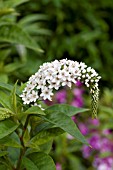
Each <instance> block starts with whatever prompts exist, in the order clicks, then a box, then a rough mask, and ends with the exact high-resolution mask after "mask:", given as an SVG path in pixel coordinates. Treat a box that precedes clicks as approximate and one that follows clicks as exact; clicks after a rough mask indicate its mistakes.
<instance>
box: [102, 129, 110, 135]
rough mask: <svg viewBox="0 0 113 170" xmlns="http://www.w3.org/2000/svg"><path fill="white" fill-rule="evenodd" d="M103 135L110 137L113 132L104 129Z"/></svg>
mask: <svg viewBox="0 0 113 170" xmlns="http://www.w3.org/2000/svg"><path fill="white" fill-rule="evenodd" d="M102 133H103V134H104V135H110V134H111V133H112V130H110V129H104V130H103V131H102Z"/></svg>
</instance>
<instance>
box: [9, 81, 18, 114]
mask: <svg viewBox="0 0 113 170" xmlns="http://www.w3.org/2000/svg"><path fill="white" fill-rule="evenodd" d="M16 85H17V82H16V83H15V85H14V87H13V89H12V91H11V95H10V102H11V106H12V110H13V112H14V113H17V99H16Z"/></svg>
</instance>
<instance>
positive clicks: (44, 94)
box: [40, 87, 53, 101]
mask: <svg viewBox="0 0 113 170" xmlns="http://www.w3.org/2000/svg"><path fill="white" fill-rule="evenodd" d="M51 96H53V93H52V89H48V88H47V87H44V88H43V90H42V93H41V94H40V97H42V98H43V99H44V100H46V99H48V100H50V101H51V100H52V99H51Z"/></svg>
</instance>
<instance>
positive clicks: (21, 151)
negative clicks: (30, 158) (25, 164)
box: [15, 115, 30, 170]
mask: <svg viewBox="0 0 113 170" xmlns="http://www.w3.org/2000/svg"><path fill="white" fill-rule="evenodd" d="M29 118H30V115H28V116H27V118H26V122H25V125H24V127H23V132H22V135H21V137H20V142H21V145H22V149H21V150H20V156H19V159H18V162H17V167H16V169H15V170H20V168H21V161H22V157H23V156H24V154H25V151H26V147H25V146H24V141H23V137H24V133H25V131H26V128H27V125H28V123H29Z"/></svg>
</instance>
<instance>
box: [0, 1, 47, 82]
mask: <svg viewBox="0 0 113 170" xmlns="http://www.w3.org/2000/svg"><path fill="white" fill-rule="evenodd" d="M26 1H27V0H21V1H18V0H15V1H14V0H7V1H0V80H1V81H2V82H8V80H9V81H10V82H14V81H16V80H17V79H18V78H19V79H20V80H24V79H26V77H27V76H29V75H30V74H31V73H32V72H33V71H34V70H35V69H37V66H38V63H37V62H36V64H37V65H36V64H35V66H33V67H31V66H32V64H33V65H34V63H35V62H34V61H36V60H37V57H31V56H29V55H28V52H30V51H34V53H36V54H37V55H39V54H40V53H42V52H43V50H42V49H41V48H40V45H39V42H38V41H37V38H38V37H40V38H41V36H42V35H43V34H44V35H47V34H49V31H48V30H46V29H43V32H41V31H40V29H41V24H38V22H39V21H40V20H41V21H44V20H47V17H46V16H45V15H43V14H29V15H27V16H25V17H24V16H21V14H20V13H18V12H17V7H18V6H19V5H22V4H23V3H24V4H25V2H26ZM20 16H21V18H19V17H20ZM33 37H35V38H33ZM36 37H37V38H36ZM32 59H34V61H32ZM40 62H41V61H39V64H40Z"/></svg>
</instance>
